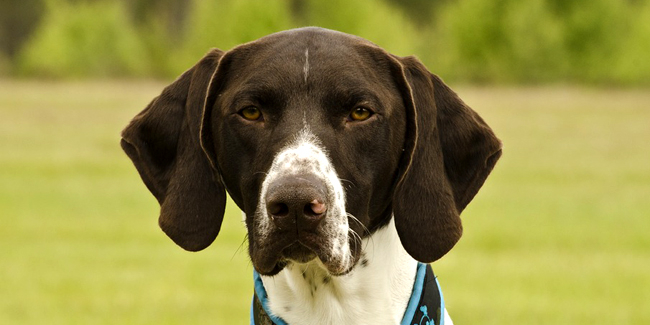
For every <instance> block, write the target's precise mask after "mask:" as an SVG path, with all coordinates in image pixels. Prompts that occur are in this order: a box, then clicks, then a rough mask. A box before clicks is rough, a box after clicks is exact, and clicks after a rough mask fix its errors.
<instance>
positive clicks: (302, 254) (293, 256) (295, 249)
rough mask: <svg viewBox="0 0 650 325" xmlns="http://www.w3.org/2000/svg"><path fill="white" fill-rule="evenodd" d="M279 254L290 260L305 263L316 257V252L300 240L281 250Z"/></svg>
mask: <svg viewBox="0 0 650 325" xmlns="http://www.w3.org/2000/svg"><path fill="white" fill-rule="evenodd" d="M281 255H282V256H283V257H284V258H285V259H287V260H290V261H294V262H298V263H307V262H309V261H311V260H313V259H315V258H316V252H314V250H313V249H311V248H309V247H307V246H306V245H305V244H303V243H302V242H300V241H295V242H294V243H292V244H291V245H289V246H287V247H285V248H284V249H283V250H282V253H281Z"/></svg>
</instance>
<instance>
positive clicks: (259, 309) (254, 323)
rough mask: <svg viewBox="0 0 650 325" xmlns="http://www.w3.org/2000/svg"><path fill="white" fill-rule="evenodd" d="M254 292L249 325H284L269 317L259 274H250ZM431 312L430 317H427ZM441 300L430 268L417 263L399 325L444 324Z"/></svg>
mask: <svg viewBox="0 0 650 325" xmlns="http://www.w3.org/2000/svg"><path fill="white" fill-rule="evenodd" d="M253 278H254V280H255V293H254V294H253V302H252V303H251V325H287V323H286V322H285V321H284V320H283V319H282V318H280V317H277V316H275V315H273V314H272V313H271V312H270V310H269V307H268V296H267V295H266V289H264V284H263V283H262V278H261V277H260V275H259V274H258V273H257V272H256V271H253ZM430 312H431V314H429V313H430ZM444 312H445V300H444V299H443V297H442V291H441V290H440V285H439V284H438V279H437V278H436V276H435V275H434V274H433V269H431V265H429V264H423V263H418V271H417V274H416V275H415V284H414V285H413V292H412V293H411V298H410V299H409V303H408V305H407V307H406V311H405V312H404V316H403V317H402V321H401V322H400V325H444V315H443V313H444Z"/></svg>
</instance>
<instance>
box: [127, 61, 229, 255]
mask: <svg viewBox="0 0 650 325" xmlns="http://www.w3.org/2000/svg"><path fill="white" fill-rule="evenodd" d="M222 54H223V53H222V52H221V51H220V50H217V49H214V50H212V51H210V52H209V53H208V54H207V55H206V56H205V57H203V58H202V59H201V60H200V61H199V62H198V63H197V64H196V65H195V66H194V67H192V68H190V69H189V70H187V71H186V72H185V73H183V74H182V75H181V76H180V77H178V79H176V81H174V82H173V83H172V84H171V85H169V86H167V87H166V88H165V89H164V90H163V91H162V93H161V94H160V95H159V96H158V97H156V98H154V99H153V100H152V101H151V103H149V105H148V106H147V107H146V108H145V109H144V110H143V111H142V112H140V113H139V114H138V115H136V116H135V118H133V120H132V121H131V123H130V124H129V125H128V126H127V127H126V128H125V129H124V130H123V131H122V141H121V145H122V148H123V149H124V151H125V152H126V154H127V155H128V156H129V158H131V160H132V161H133V164H134V165H135V167H136V169H137V170H138V172H139V173H140V177H142V180H143V181H144V183H145V184H146V186H147V188H148V189H149V191H151V193H152V194H153V195H154V196H155V197H156V199H157V200H158V202H159V203H160V217H159V219H158V221H159V225H160V227H161V228H162V230H163V231H164V232H165V233H166V234H167V235H168V236H169V237H170V238H171V239H172V240H173V241H174V242H175V243H176V244H178V245H179V246H181V247H182V248H184V249H186V250H189V251H198V250H202V249H204V248H206V247H207V246H209V245H210V244H211V243H212V242H213V241H214V239H215V238H216V237H217V235H218V234H219V229H220V228H221V222H222V220H223V213H224V209H225V205H226V193H225V190H224V187H223V185H222V184H221V182H220V180H219V178H218V177H217V176H218V175H215V174H214V172H213V170H212V169H211V167H210V164H209V162H208V159H207V157H206V156H205V153H204V152H203V150H202V149H201V146H200V144H199V132H200V125H201V117H202V113H203V105H204V102H205V97H206V92H207V89H208V84H209V83H210V79H211V77H212V74H213V72H214V70H215V69H216V66H217V64H218V61H219V58H220V57H221V56H222Z"/></svg>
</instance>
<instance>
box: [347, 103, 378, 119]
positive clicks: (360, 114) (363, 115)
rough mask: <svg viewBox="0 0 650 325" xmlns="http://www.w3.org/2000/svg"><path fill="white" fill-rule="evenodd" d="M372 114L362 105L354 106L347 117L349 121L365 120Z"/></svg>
mask: <svg viewBox="0 0 650 325" xmlns="http://www.w3.org/2000/svg"><path fill="white" fill-rule="evenodd" d="M372 114H374V113H373V112H372V111H371V110H369V109H367V108H364V107H356V108H355V109H353V110H352V112H351V113H350V116H349V119H350V121H357V122H358V121H365V120H367V119H369V118H370V117H371V116H372Z"/></svg>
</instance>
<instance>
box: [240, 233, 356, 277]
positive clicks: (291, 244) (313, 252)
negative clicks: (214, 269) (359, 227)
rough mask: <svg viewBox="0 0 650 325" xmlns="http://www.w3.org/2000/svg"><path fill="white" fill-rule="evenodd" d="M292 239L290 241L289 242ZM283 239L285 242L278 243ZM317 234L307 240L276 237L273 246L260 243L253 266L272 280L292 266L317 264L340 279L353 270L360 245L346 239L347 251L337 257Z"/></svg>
mask: <svg viewBox="0 0 650 325" xmlns="http://www.w3.org/2000/svg"><path fill="white" fill-rule="evenodd" d="M292 237H293V238H292ZM278 238H283V239H285V240H282V239H280V240H278ZM318 238H321V237H320V236H317V235H316V234H312V236H309V237H308V238H302V237H301V238H300V239H298V238H296V237H294V236H286V234H285V236H278V237H276V240H275V241H273V242H266V243H259V242H258V244H257V245H255V246H256V248H257V249H255V250H254V251H251V260H252V262H253V266H254V267H255V269H256V270H257V272H258V273H260V274H261V275H266V276H273V275H276V274H278V273H279V272H280V271H282V270H283V269H284V268H285V267H287V266H289V265H291V264H307V263H316V265H318V266H319V267H321V268H323V269H325V270H327V272H328V273H329V274H330V275H332V276H341V275H344V274H347V273H348V272H350V271H351V270H352V268H353V267H354V265H355V264H356V261H357V260H358V259H359V256H360V255H361V249H360V248H361V243H356V242H353V241H355V240H357V239H356V238H355V237H350V238H348V241H349V243H347V244H348V245H349V248H350V249H349V251H347V252H345V253H343V254H340V253H336V252H333V251H332V249H331V243H325V242H323V241H322V238H321V240H318Z"/></svg>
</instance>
